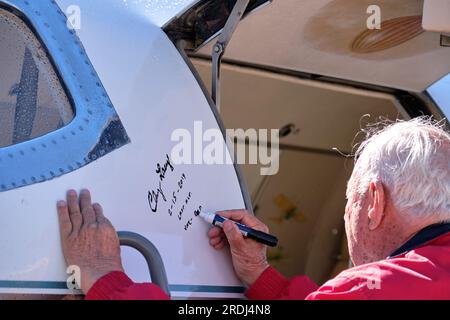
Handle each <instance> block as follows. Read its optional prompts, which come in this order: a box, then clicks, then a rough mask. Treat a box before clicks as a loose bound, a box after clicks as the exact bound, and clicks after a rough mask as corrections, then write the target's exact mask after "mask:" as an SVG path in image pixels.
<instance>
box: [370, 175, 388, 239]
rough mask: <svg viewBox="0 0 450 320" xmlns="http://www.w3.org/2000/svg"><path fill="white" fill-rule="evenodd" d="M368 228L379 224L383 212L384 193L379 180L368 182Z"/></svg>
mask: <svg viewBox="0 0 450 320" xmlns="http://www.w3.org/2000/svg"><path fill="white" fill-rule="evenodd" d="M369 201H370V203H369V213H368V216H369V230H371V231H372V230H375V229H376V228H378V227H379V226H380V225H381V222H382V221H383V218H384V215H385V212H384V208H385V204H386V203H385V202H386V195H385V192H384V185H383V183H381V181H371V182H370V184H369Z"/></svg>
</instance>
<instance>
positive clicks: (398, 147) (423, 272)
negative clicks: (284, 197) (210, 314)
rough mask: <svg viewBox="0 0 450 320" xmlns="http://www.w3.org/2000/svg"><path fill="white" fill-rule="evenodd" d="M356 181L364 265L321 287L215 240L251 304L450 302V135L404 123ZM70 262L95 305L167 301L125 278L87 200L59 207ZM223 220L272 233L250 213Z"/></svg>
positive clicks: (373, 146)
mask: <svg viewBox="0 0 450 320" xmlns="http://www.w3.org/2000/svg"><path fill="white" fill-rule="evenodd" d="M356 155H357V161H356V164H355V168H354V171H353V174H352V176H351V178H350V180H349V182H348V188H347V199H348V202H347V206H346V209H345V228H346V233H347V239H348V244H349V252H350V257H351V259H352V261H353V263H354V265H355V267H354V268H351V269H348V270H346V271H344V272H342V273H341V274H339V275H338V276H337V277H336V278H334V279H331V280H329V281H328V282H327V283H325V284H324V285H323V286H322V287H318V286H317V285H316V284H314V283H313V282H312V281H311V280H310V279H308V278H307V277H306V276H298V277H294V278H293V279H292V280H288V279H286V278H285V277H283V276H282V275H281V274H280V273H278V272H277V271H276V270H275V269H274V268H272V267H271V266H270V265H269V263H268V262H267V259H266V248H265V246H263V245H261V244H259V243H256V242H254V241H253V240H250V239H245V238H243V237H242V235H241V233H240V232H239V231H238V229H237V228H236V226H235V225H234V224H233V223H231V222H227V223H225V225H224V229H223V230H222V229H219V228H213V229H211V230H210V232H209V237H210V244H211V245H212V246H213V247H214V248H215V249H217V250H221V249H223V248H224V247H225V246H227V245H229V247H230V252H231V256H232V261H233V266H234V269H235V271H236V274H237V276H238V277H239V278H240V279H241V280H242V281H243V282H244V284H246V285H247V286H248V290H247V292H246V295H247V297H248V298H249V299H308V300H313V299H450V136H449V134H448V133H446V132H445V131H444V130H443V129H442V128H441V127H440V126H438V125H436V124H435V123H433V122H432V121H430V120H428V119H426V118H418V119H414V120H411V121H405V122H397V123H394V124H391V125H389V126H386V127H385V128H384V129H383V130H381V131H378V132H376V133H374V134H372V135H371V136H370V137H369V138H368V139H367V140H366V141H365V142H363V143H362V145H361V146H360V147H359V149H358V151H357V154H356ZM58 212H59V217H60V221H61V232H62V243H63V248H64V254H65V256H66V259H67V262H68V263H69V264H75V265H79V266H80V267H81V270H82V289H83V291H84V292H85V293H87V298H88V299H163V298H167V297H166V296H165V295H164V293H162V291H161V290H160V289H159V288H157V287H156V286H153V285H150V284H135V283H133V282H132V281H131V280H130V279H129V278H128V277H127V276H126V275H125V274H124V273H123V269H122V265H121V261H120V253H119V242H118V240H117V236H116V234H115V230H114V228H113V227H112V225H111V224H110V223H109V222H108V221H107V219H106V218H105V217H104V216H103V213H102V209H101V207H100V206H99V205H91V200H90V195H89V192H88V191H83V192H82V193H81V195H80V201H78V199H77V195H76V193H75V192H74V191H71V192H69V194H68V203H67V204H66V202H59V203H58ZM220 214H221V215H223V216H225V217H228V218H230V219H232V220H235V221H239V222H241V223H243V224H246V225H248V226H250V227H253V228H255V229H259V230H261V231H268V229H267V227H266V226H265V225H264V224H263V223H262V222H260V221H259V220H258V219H257V218H256V217H254V216H253V215H251V214H250V213H247V212H246V211H243V210H236V211H227V212H221V213H220Z"/></svg>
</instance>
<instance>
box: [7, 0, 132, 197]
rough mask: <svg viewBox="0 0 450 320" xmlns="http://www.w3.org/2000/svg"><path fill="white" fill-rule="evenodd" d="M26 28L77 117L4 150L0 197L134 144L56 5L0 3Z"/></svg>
mask: <svg viewBox="0 0 450 320" xmlns="http://www.w3.org/2000/svg"><path fill="white" fill-rule="evenodd" d="M0 8H2V9H4V10H7V11H9V12H11V13H13V14H15V15H16V16H18V17H19V18H21V19H22V21H23V22H25V23H26V24H27V25H28V27H29V28H30V30H31V31H32V32H33V33H34V35H35V36H36V38H37V39H38V40H39V41H40V43H41V44H42V46H43V48H44V50H45V51H46V53H47V57H48V59H49V60H50V62H51V64H52V65H53V68H54V70H55V73H56V74H57V75H58V77H59V80H60V83H61V85H62V87H63V89H64V90H65V92H66V95H67V97H68V99H69V102H70V103H71V105H72V108H73V111H74V118H73V120H72V121H71V122H70V123H68V124H67V125H66V126H64V127H62V128H60V129H58V130H55V131H52V132H50V133H47V134H46V135H43V136H40V137H37V138H34V139H31V140H28V141H24V142H21V143H18V144H15V145H11V146H7V147H2V148H0V192H5V191H9V190H12V189H16V188H20V187H24V186H28V185H32V184H35V183H39V182H44V181H48V180H51V179H54V178H56V177H59V176H62V175H64V174H67V173H69V172H72V171H75V170H77V169H79V168H81V167H83V166H86V165H87V164H89V163H91V162H93V161H95V160H97V159H98V158H100V157H102V156H104V155H106V154H108V153H110V152H112V151H114V150H116V149H118V148H120V147H122V146H124V145H126V144H128V143H130V139H129V137H128V135H127V133H126V130H125V128H124V127H123V125H122V123H121V121H120V119H119V116H118V114H117V112H116V111H115V108H114V106H113V104H112V102H111V100H110V98H109V96H108V94H107V92H106V90H105V88H104V87H103V85H102V82H101V80H100V78H99V76H98V74H97V72H96V71H95V69H94V67H93V65H92V63H91V61H90V60H89V58H88V56H87V53H86V51H85V49H84V47H83V45H82V44H81V41H80V40H79V38H78V36H77V34H76V32H75V30H73V28H70V27H69V26H70V24H68V20H67V17H66V15H65V14H64V12H63V11H62V10H61V9H60V7H59V6H58V4H57V3H56V1H55V0H39V1H30V0H0Z"/></svg>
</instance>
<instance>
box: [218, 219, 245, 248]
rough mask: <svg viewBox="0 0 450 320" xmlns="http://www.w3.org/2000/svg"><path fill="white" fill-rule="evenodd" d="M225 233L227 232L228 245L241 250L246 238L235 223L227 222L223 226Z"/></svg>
mask: <svg viewBox="0 0 450 320" xmlns="http://www.w3.org/2000/svg"><path fill="white" fill-rule="evenodd" d="M223 231H224V232H225V236H226V237H227V240H228V243H229V244H230V246H231V247H232V248H233V247H234V248H240V247H242V246H243V245H245V240H244V237H243V236H242V234H241V232H240V231H239V229H238V227H237V226H236V225H235V224H234V223H233V222H231V221H225V223H224V224H223Z"/></svg>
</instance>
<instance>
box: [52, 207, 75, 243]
mask: <svg viewBox="0 0 450 320" xmlns="http://www.w3.org/2000/svg"><path fill="white" fill-rule="evenodd" d="M56 208H57V210H58V220H59V230H60V232H61V236H62V237H64V238H66V237H68V236H69V235H70V233H71V232H72V222H71V221H70V217H69V208H68V207H67V203H66V202H65V201H58V203H57V204H56Z"/></svg>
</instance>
